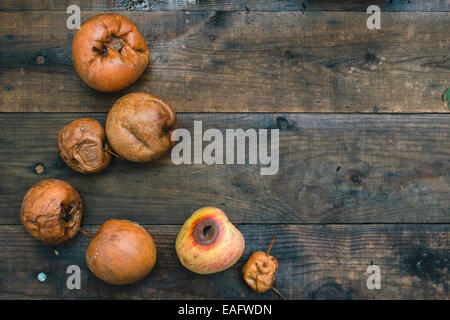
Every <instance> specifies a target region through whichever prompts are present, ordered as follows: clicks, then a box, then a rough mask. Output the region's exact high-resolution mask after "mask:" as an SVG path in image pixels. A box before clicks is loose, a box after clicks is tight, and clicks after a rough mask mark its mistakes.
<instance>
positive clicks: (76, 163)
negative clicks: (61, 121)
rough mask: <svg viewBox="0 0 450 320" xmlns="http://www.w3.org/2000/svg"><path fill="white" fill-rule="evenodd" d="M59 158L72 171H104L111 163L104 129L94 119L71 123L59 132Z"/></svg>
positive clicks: (84, 172)
mask: <svg viewBox="0 0 450 320" xmlns="http://www.w3.org/2000/svg"><path fill="white" fill-rule="evenodd" d="M58 147H59V151H60V155H61V158H62V159H63V160H64V162H65V163H66V164H67V165H68V166H69V167H70V168H72V169H73V170H75V171H77V172H80V173H83V174H88V173H96V172H100V171H102V170H103V169H105V168H106V167H107V166H108V165H109V164H110V162H111V148H110V147H109V144H108V142H107V141H106V134H105V129H104V128H103V126H102V125H101V124H100V123H99V122H98V121H97V120H94V119H90V118H82V119H77V120H74V121H72V122H71V123H69V124H67V125H66V126H65V127H64V128H62V129H61V130H60V131H59V135H58Z"/></svg>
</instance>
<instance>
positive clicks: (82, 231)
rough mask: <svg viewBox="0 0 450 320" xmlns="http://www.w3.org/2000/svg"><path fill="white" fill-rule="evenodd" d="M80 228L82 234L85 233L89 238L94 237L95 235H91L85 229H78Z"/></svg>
mask: <svg viewBox="0 0 450 320" xmlns="http://www.w3.org/2000/svg"><path fill="white" fill-rule="evenodd" d="M79 230H80V232H81V233H82V234H85V235H87V236H88V237H89V238H92V239H94V238H95V237H94V236H93V235H92V234H90V233H89V232H86V231H84V230H83V229H81V228H80V229H79Z"/></svg>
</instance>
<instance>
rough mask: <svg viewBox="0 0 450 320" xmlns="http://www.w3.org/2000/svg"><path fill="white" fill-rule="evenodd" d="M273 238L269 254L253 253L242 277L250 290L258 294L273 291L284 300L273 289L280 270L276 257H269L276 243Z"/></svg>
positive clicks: (243, 270)
mask: <svg viewBox="0 0 450 320" xmlns="http://www.w3.org/2000/svg"><path fill="white" fill-rule="evenodd" d="M275 239H276V236H274V237H273V239H272V242H271V243H270V247H269V249H268V250H267V252H262V251H256V252H253V253H252V255H251V256H250V258H249V259H248V261H247V263H246V264H245V265H244V267H243V268H242V276H243V277H244V280H245V282H246V283H247V284H248V286H249V287H250V288H252V289H253V290H254V291H256V292H258V293H263V292H266V291H267V290H269V289H271V290H273V291H274V292H275V293H276V294H278V295H279V296H280V298H281V299H283V296H282V295H281V294H280V293H279V292H278V290H276V289H275V288H274V287H273V283H274V282H275V274H276V272H277V269H278V261H277V259H276V258H275V257H272V256H271V255H269V253H270V250H271V249H272V246H273V243H274V242H275Z"/></svg>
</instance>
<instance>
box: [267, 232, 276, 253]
mask: <svg viewBox="0 0 450 320" xmlns="http://www.w3.org/2000/svg"><path fill="white" fill-rule="evenodd" d="M276 238H277V235H274V236H273V238H272V242H271V243H270V247H269V250H267V253H266V255H269V253H270V250H272V246H273V243H274V242H275V239H276Z"/></svg>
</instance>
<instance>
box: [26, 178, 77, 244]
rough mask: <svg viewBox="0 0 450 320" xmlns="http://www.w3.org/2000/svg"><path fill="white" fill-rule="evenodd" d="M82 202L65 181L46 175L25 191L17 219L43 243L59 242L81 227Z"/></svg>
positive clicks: (70, 236) (71, 236)
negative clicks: (46, 176)
mask: <svg viewBox="0 0 450 320" xmlns="http://www.w3.org/2000/svg"><path fill="white" fill-rule="evenodd" d="M82 215H83V203H82V201H81V198H80V195H79V194H78V192H77V191H76V190H75V189H74V188H73V187H72V186H71V185H70V184H68V183H67V182H64V181H61V180H56V179H47V180H42V181H40V182H39V183H37V184H35V185H34V186H33V187H31V189H30V190H28V191H27V193H26V194H25V197H24V199H23V202H22V209H21V210H20V220H21V221H22V223H23V225H24V226H25V228H26V229H27V230H28V232H29V233H30V234H31V235H32V236H33V237H35V238H36V239H39V240H41V241H43V242H45V243H50V244H60V243H62V242H64V241H66V240H69V239H71V238H73V237H74V236H75V235H76V234H77V233H78V231H79V230H80V223H81V217H82Z"/></svg>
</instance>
